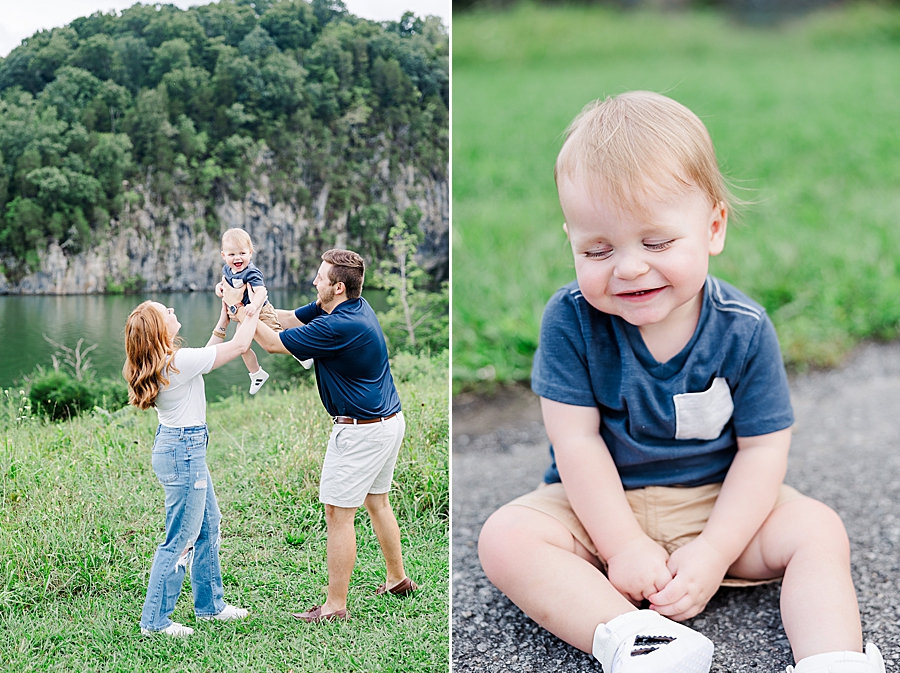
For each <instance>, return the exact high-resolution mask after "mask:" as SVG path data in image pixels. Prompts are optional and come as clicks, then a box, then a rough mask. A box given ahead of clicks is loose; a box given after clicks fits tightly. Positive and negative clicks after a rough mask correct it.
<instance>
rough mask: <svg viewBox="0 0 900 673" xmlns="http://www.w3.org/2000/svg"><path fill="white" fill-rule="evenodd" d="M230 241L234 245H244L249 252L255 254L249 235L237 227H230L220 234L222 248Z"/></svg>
mask: <svg viewBox="0 0 900 673" xmlns="http://www.w3.org/2000/svg"><path fill="white" fill-rule="evenodd" d="M227 241H230V242H232V243H234V244H235V245H246V246H247V247H248V248H249V249H250V252H256V250H254V248H253V239H251V238H250V234H248V233H247V232H246V231H244V230H243V229H241V228H239V227H232V228H231V229H228V230H226V231H225V233H224V234H222V247H223V248H224V247H225V243H226V242H227Z"/></svg>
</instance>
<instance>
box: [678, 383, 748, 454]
mask: <svg viewBox="0 0 900 673" xmlns="http://www.w3.org/2000/svg"><path fill="white" fill-rule="evenodd" d="M674 400H675V439H716V438H717V437H718V436H719V435H721V434H722V429H723V428H724V427H725V424H726V423H728V421H729V419H731V414H732V413H733V412H734V402H733V401H732V400H731V391H730V390H729V389H728V382H727V381H726V380H725V379H724V378H722V377H719V378H716V379H715V380H714V381H713V382H712V385H711V386H710V387H709V390H707V391H705V392H702V393H682V394H680V395H675V397H674Z"/></svg>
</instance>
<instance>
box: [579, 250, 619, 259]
mask: <svg viewBox="0 0 900 673" xmlns="http://www.w3.org/2000/svg"><path fill="white" fill-rule="evenodd" d="M612 253H613V251H612V250H611V249H606V250H589V251H587V252H585V253H584V256H585V257H587V258H588V259H606V258H607V257H609V256H610V255H611V254H612Z"/></svg>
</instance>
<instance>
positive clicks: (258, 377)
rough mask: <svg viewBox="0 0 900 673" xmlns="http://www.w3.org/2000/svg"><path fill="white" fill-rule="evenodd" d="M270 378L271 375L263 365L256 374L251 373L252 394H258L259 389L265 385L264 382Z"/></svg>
mask: <svg viewBox="0 0 900 673" xmlns="http://www.w3.org/2000/svg"><path fill="white" fill-rule="evenodd" d="M268 380H269V375H268V374H267V373H266V370H265V369H263V368H262V367H260V368H259V371H258V372H256V373H255V374H250V394H251V395H256V393H258V392H259V389H260V388H262V387H263V383H265V382H266V381H268Z"/></svg>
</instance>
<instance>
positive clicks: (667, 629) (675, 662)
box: [592, 610, 713, 673]
mask: <svg viewBox="0 0 900 673" xmlns="http://www.w3.org/2000/svg"><path fill="white" fill-rule="evenodd" d="M592 651H593V654H594V656H595V657H596V658H597V660H598V661H599V662H600V665H601V666H602V667H603V673H651V672H653V673H709V668H710V666H711V665H712V655H713V644H712V641H711V640H710V639H709V638H707V637H706V636H704V635H702V634H700V633H698V632H697V631H694V630H693V629H690V628H688V627H687V626H684V625H682V624H679V623H677V622H673V621H672V620H671V619H666V618H665V617H663V616H662V615H660V614H659V613H657V612H653V611H652V610H638V611H637V612H626V613H625V614H624V615H619V616H618V617H616V618H615V619H613V620H611V621H610V622H608V623H606V624H599V625H597V630H596V631H594V645H593V648H592Z"/></svg>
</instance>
